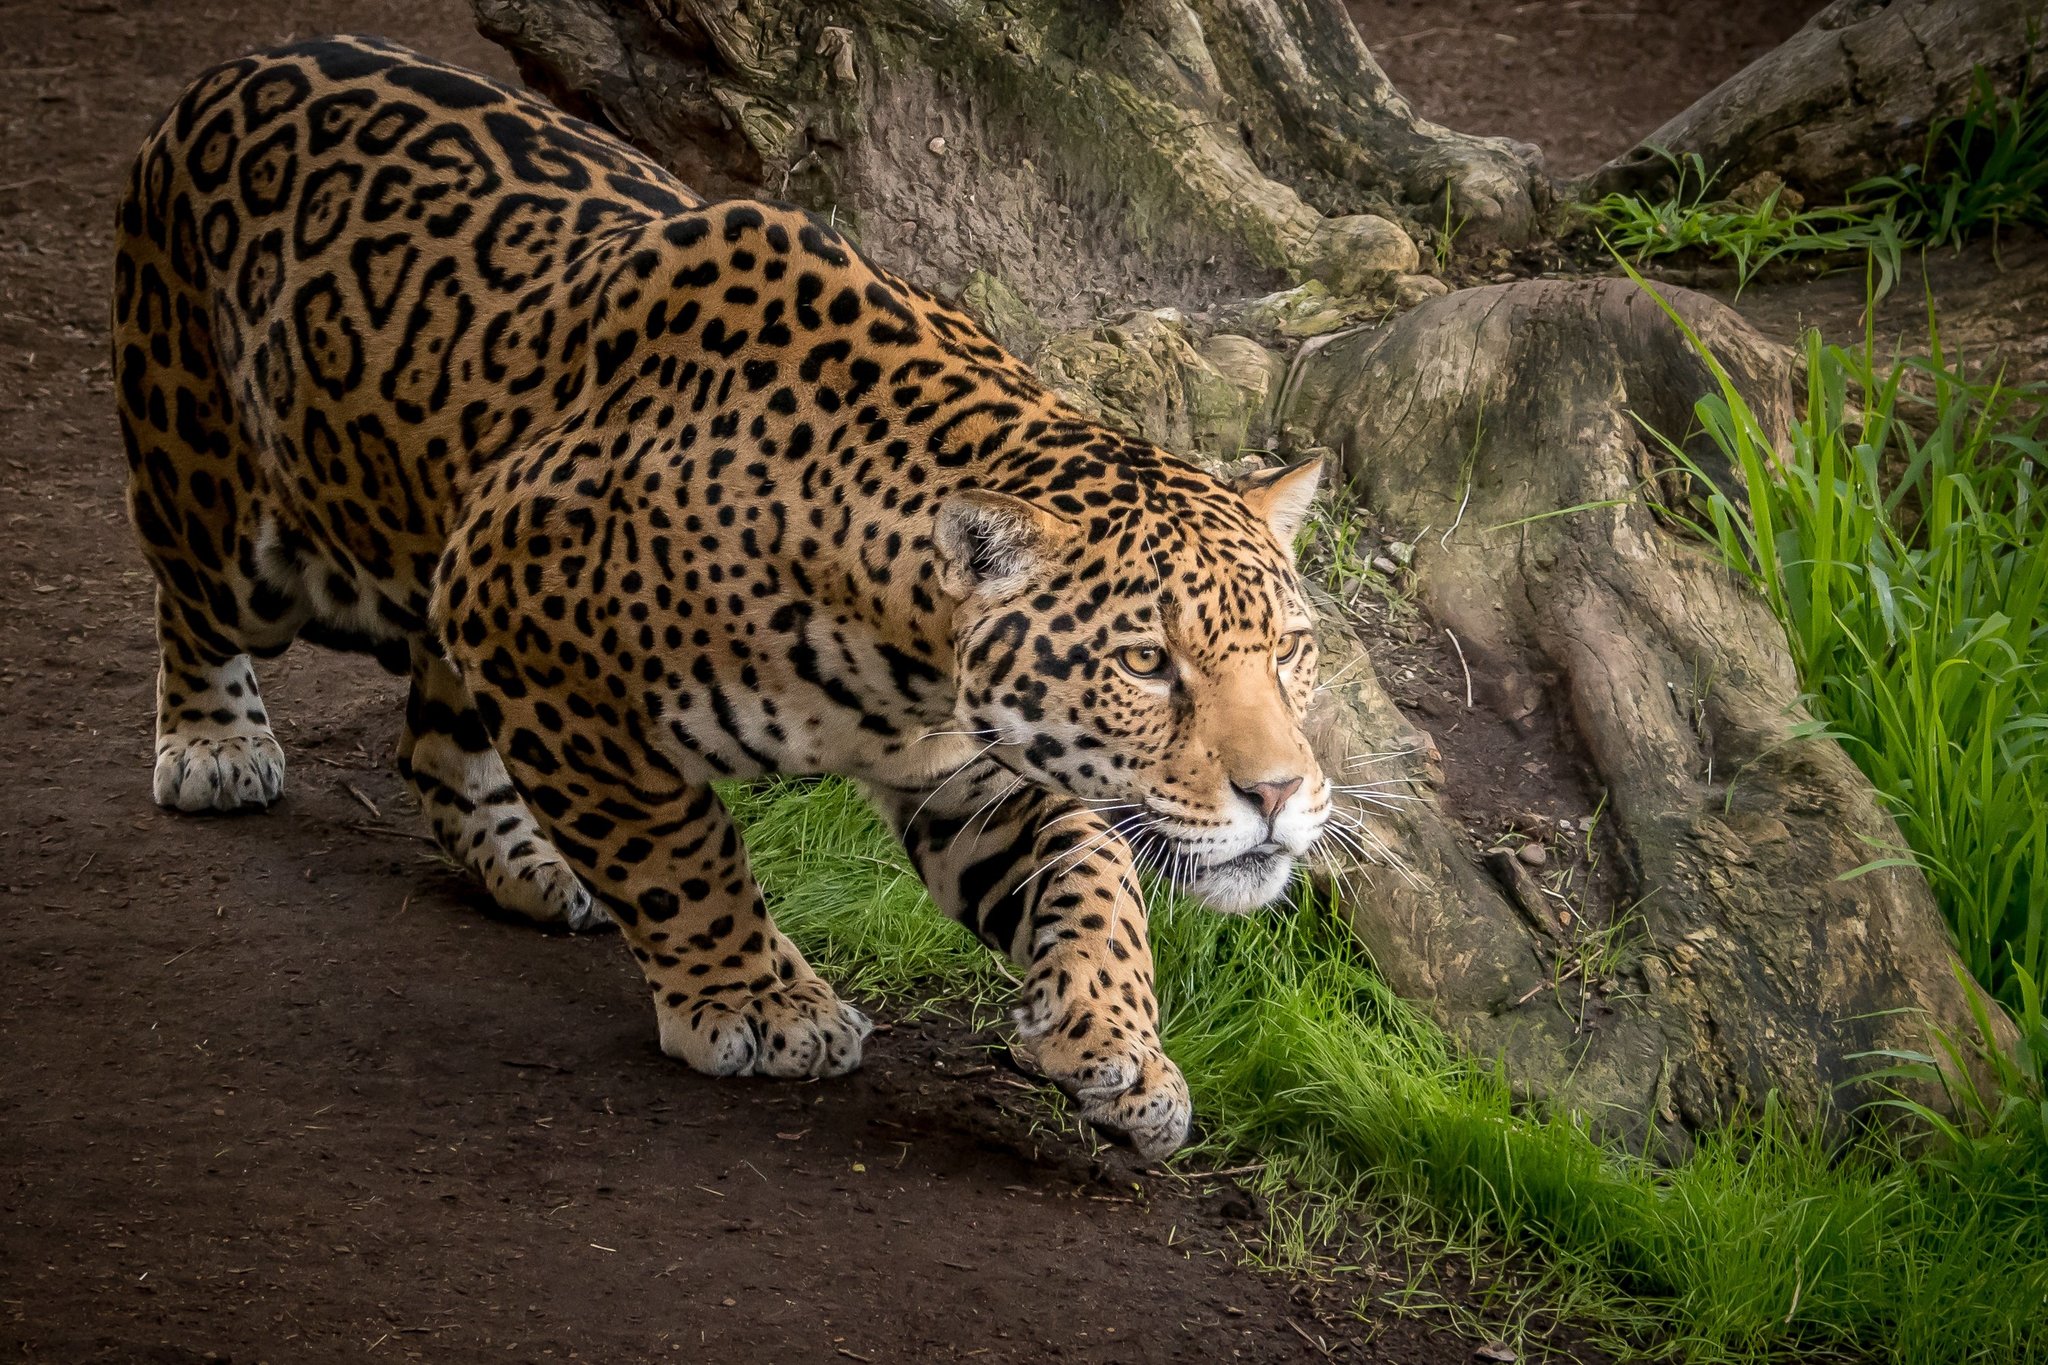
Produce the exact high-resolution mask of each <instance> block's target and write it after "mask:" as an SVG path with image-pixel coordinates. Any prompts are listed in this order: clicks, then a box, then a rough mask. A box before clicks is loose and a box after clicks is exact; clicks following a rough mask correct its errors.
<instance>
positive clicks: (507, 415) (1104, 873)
mask: <svg viewBox="0 0 2048 1365" xmlns="http://www.w3.org/2000/svg"><path fill="white" fill-rule="evenodd" d="M118 235H119V254H118V256H117V258H116V266H115V270H116V288H115V299H114V318H113V321H114V327H113V363H114V373H115V376H116V379H117V381H118V382H117V390H118V404H119V408H120V419H121V428H122V433H123V436H124V438H125V441H126V445H127V451H128V458H129V466H130V470H131V478H130V485H129V500H130V507H131V509H132V512H133V517H134V522H135V526H136V528H137V531H138V532H139V534H140V538H141V542H142V547H143V550H144V553H145V554H146V555H147V557H148V559H149V562H150V564H151V566H152V568H153V569H154V570H155V573H156V577H157V584H158V610H157V626H158V636H159V640H160V643H161V653H162V665H161V675H160V686H159V702H158V715H157V766H156V779H155V788H156V797H157V799H158V801H160V802H161V803H163V804H165V805H168V806H174V807H177V808H178V809H181V810H200V809H221V810H226V809H233V808H237V807H244V806H263V805H267V804H269V803H270V802H272V801H274V800H276V799H277V797H278V796H279V794H280V793H281V792H282V790H283V781H284V759H283V754H282V752H281V751H280V750H279V748H278V745H277V741H276V739H275V738H274V737H273V735H272V733H271V728H270V721H269V717H268V715H267V714H266V712H265V710H264V706H263V703H262V700H261V697H260V694H259V692H258V689H257V681H256V676H255V673H254V670H253V667H252V664H251V657H252V656H254V657H263V656H267V655H274V654H276V653H278V652H280V651H282V650H283V649H285V648H286V647H287V646H288V645H290V644H291V642H292V641H293V640H294V639H297V638H304V639H310V640H313V641H316V642H319V643H325V644H332V645H340V646H344V647H353V648H363V649H369V650H372V651H375V652H376V653H377V654H378V655H379V656H380V657H381V658H383V659H384V661H385V662H386V663H387V664H389V665H390V666H392V667H393V668H395V669H397V670H399V671H403V672H407V673H409V674H410V676H411V680H412V694H411V698H410V700H409V702H408V704H407V707H406V716H405V731H404V736H403V739H402V742H401V746H400V763H401V767H402V768H403V770H404V771H405V772H406V773H407V775H408V776H409V777H410V778H411V780H412V782H413V784H414V786H415V787H416V789H417V790H418V793H419V796H420V800H421V802H422V804H423V806H424V808H425V810H426V812H427V815H428V818H429V821H430V823H431V824H432V827H433V829H434V832H435V835H436V837H437V838H438V839H439V840H440V842H441V843H442V845H443V846H444V847H445V848H446V849H447V850H448V852H449V853H450V854H452V855H453V856H455V857H456V858H458V859H460V860H461V861H462V862H463V863H464V864H465V865H467V866H468V867H469V868H470V869H472V870H473V871H474V872H475V873H476V875H477V876H478V877H479V878H480V879H481V880H482V881H483V883H484V884H485V885H486V886H487V887H488V888H489V889H490V891H491V893H492V895H493V896H495V897H496V899H497V900H498V902H499V903H500V904H501V905H504V906H505V907H507V908H508V909H511V910H514V911H517V912H520V913H523V914H526V915H529V916H531V917H533V918H535V919H537V920H542V921H548V922H556V923H563V924H567V925H568V926H570V927H572V928H573V927H581V926H583V925H586V924H591V923H596V922H600V921H602V920H604V919H609V920H612V921H615V922H616V923H617V924H618V926H619V928H620V929H621V931H622V932H623V935H624V938H625V941H626V944H627V946H628V947H629V949H630V950H631V952H632V954H633V957H634V958H635V959H636V960H637V961H638V962H639V964H640V966H641V969H642V971H643V972H644V973H645V975H646V978H647V981H648V984H649V986H650V989H651V991H652V994H653V997H654V1002H655V1011H656V1017H657V1020H658V1023H659V1029H660V1038H661V1044H662V1047H663V1048H664V1049H665V1050H666V1051H667V1052H669V1053H670V1054H671V1055H673V1056H676V1057H679V1058H682V1059H683V1060H685V1061H687V1062H688V1063H690V1064H691V1065H692V1066H695V1067H697V1068H699V1069H701V1070H705V1071H709V1072H714V1073H757V1074H768V1075H831V1074H837V1073H840V1072H844V1071H847V1070H849V1069H851V1068H852V1067H854V1066H855V1065H857V1064H858V1062H859V1059H860V1052H861V1041H862V1038H863V1036H864V1035H865V1033H866V1032H867V1023H866V1021H865V1020H863V1019H862V1018H861V1016H860V1015H859V1014H858V1013H857V1012H856V1011H854V1010H853V1009H852V1008H851V1007H850V1006H847V1005H845V1004H843V1003H841V1002H840V1001H839V1000H838V998H837V997H836V996H834V994H833V993H832V990H831V989H830V987H828V986H827V985H826V984H825V983H824V982H823V981H821V980H820V979H819V978H818V977H817V976H816V975H815V974H814V973H813V972H812V971H811V969H810V967H809V966H808V964H806V963H805V961H804V959H803V957H802V955H801V954H800V953H799V952H798V951H797V950H796V948H795V947H794V946H792V945H791V944H790V942H789V941H788V940H787V939H785V938H784V937H783V936H782V935H781V934H780V933H779V932H778V931H777V929H776V927H775V925H774V923H773V922H772V920H771V919H770V918H769V915H768V912H767V909H766V908H765V906H764V905H763V903H762V898H761V893H760V891H759V889H758V888H757V887H756V885H755V883H754V880H753V878H752V876H751V875H750V874H749V872H748V869H747V861H746V853H745V850H744V848H743V847H742V844H741V840H740V837H739V834H738V831H737V830H736V829H735V828H734V825H733V822H732V820H731V818H730V817H729V816H728V815H727V813H726V811H725V809H724V807H723V806H722V805H721V804H720V802H719V800H718V797H717V796H716V795H715V794H714V792H713V789H712V786H711V785H710V784H711V783H712V782H713V781H714V780H716V779H720V778H746V777H754V776H758V775H761V774H766V773H825V772H835V773H845V774H849V775H851V776H853V777H855V778H858V779H859V780H860V781H861V782H862V783H863V784H864V785H865V788H866V790H867V791H868V792H869V793H870V794H871V795H872V797H873V799H874V800H875V802H876V803H877V805H878V806H879V807H880V808H881V809H882V810H883V811H884V813H885V814H886V815H887V816H888V818H889V819H890V821H891V822H892V823H893V825H894V827H895V828H896V830H897V831H898V833H899V834H900V835H901V837H902V839H903V842H904V845H905V847H906V848H907V849H908V851H909V854H910V856H911V858H912V859H913V861H914V862H915V864H916V866H917V867H918V869H919V870H920V872H921V873H922V874H923V876H924V878H925V880H926V882H927V884H928V885H929V887H930V889H931V892H932V895H933V897H934V899H935V900H936V901H937V902H938V904H939V905H940V907H941V908H942V909H944V910H945V911H946V912H947V913H950V914H952V915H954V916H956V917H958V918H959V919H960V920H962V921H963V922H964V923H966V924H967V925H968V926H969V927H970V928H972V929H973V930H974V931H975V932H976V933H977V934H978V935H979V936H980V937H981V938H982V939H983V940H984V941H985V942H987V943H988V944H989V945H990V946H992V947H993V948H996V949H998V950H1000V951H1002V952H1005V953H1007V954H1009V955H1010V956H1011V957H1012V958H1014V959H1015V960H1016V961H1017V962H1018V963H1019V964H1020V965H1021V966H1022V968H1023V970H1024V973H1025V974H1024V978H1023V988H1022V995H1021V1001H1020V1004H1019V1007H1018V1010H1017V1019H1018V1024H1019V1029H1020V1033H1021V1035H1022V1037H1023V1038H1024V1040H1025V1041H1026V1043H1027V1045H1028V1046H1029V1048H1030V1050H1031V1051H1032V1053H1033V1054H1034V1055H1035V1056H1036V1058H1037V1061H1038V1064H1039V1065H1040V1066H1041V1067H1042V1068H1043V1069H1044V1070H1045V1072H1046V1073H1047V1074H1048V1075H1050V1076H1051V1077H1053V1078H1054V1079H1055V1080H1057V1081H1058V1082H1059V1083H1060V1084H1062V1085H1063V1086H1065V1087H1066V1088H1067V1089H1068V1090H1069V1091H1070V1092H1071V1093H1072V1094H1074V1095H1075V1096H1076V1097H1077V1098H1078V1099H1079V1101H1080V1102H1081V1104H1082V1106H1083V1108H1084V1111H1085V1112H1086V1114H1087V1115H1088V1116H1089V1117H1090V1118H1091V1119H1093V1120H1095V1121H1096V1122H1098V1123H1099V1124H1101V1125H1103V1126H1105V1127H1108V1128H1112V1129H1116V1130H1121V1131H1123V1132H1126V1133H1128V1134H1129V1135H1130V1136H1131V1137H1132V1139H1133V1140H1134V1141H1135V1143H1136V1144H1137V1146H1138V1147H1139V1148H1140V1149H1141V1150H1142V1151H1145V1152H1147V1153H1160V1152H1165V1151H1168V1150H1171V1149H1172V1148H1173V1147H1174V1146H1176V1145H1177V1144H1179V1143H1180V1142H1181V1141H1182V1140H1183V1138H1184V1136H1185V1134H1186V1131H1187V1126H1188V1120H1189V1111H1188V1099H1187V1091H1186V1087H1185V1086H1184V1084H1183V1083H1182V1080H1181V1077H1180V1074H1179V1072H1178V1071H1177V1070H1175V1068H1174V1066H1173V1064H1172V1062H1170V1061H1169V1060H1168V1059H1167V1058H1166V1056H1165V1055H1164V1053H1163V1052H1162V1051H1161V1049H1160V1046H1159V1038H1158V1009H1157V1006H1156V1004H1155V1003H1154V998H1153V985H1152V966H1151V953H1150V949H1149V947H1148V944H1147V938H1146V918H1145V906H1144V900H1143V896H1142V893H1141V890H1140V886H1139V882H1138V877H1137V871H1138V869H1139V868H1140V867H1141V866H1143V865H1146V864H1150V865H1152V866H1154V867H1156V868H1157V869H1158V871H1159V872H1161V873H1162V874H1164V875H1165V876H1166V877H1167V878H1169V879H1171V880H1173V881H1176V882H1178V883H1180V884H1181V885H1183V886H1186V887H1187V888H1189V889H1190V890H1192V891H1193V892H1194V893H1196V894H1197V895H1200V896H1203V897H1205V898H1207V899H1208V900H1209V901H1210V902H1211V903H1212V904H1215V905H1216V906H1217V907H1218V908H1221V909H1225V910H1245V909H1249V908H1251V907H1253V906H1256V905H1259V904H1262V903H1264V902H1266V901H1268V900H1270V899H1272V898H1273V897H1274V896H1275V895H1277V894H1278V893H1279V891H1280V889H1281V888H1282V887H1283V885H1284V884H1285V882H1286V880H1287V878H1288V876H1289V873H1290V871H1291V868H1292V866H1293V860H1294V859H1295V858H1296V857H1298V856H1300V855H1301V854H1303V853H1304V852H1306V851H1307V850H1308V848H1309V846H1310V845H1311V844H1312V843H1313V842H1314V840H1315V839H1316V838H1317V836H1318V834H1319V833H1320V831H1321V829H1322V825H1323V821H1324V818H1325V816H1326V815H1327V813H1328V809H1329V802H1330V793H1329V787H1328V784H1327V783H1326V782H1325V781H1324V779H1323V777H1322V775H1321V773H1320V772H1319V771H1318V770H1317V768H1316V765H1315V761H1314V759H1313V758H1312V757H1311V755H1310V753H1309V750H1308V746H1307V744H1306V743H1305V741H1304V740H1303V737H1302V734H1301V728H1300V719H1301V716H1302V713H1303V711H1304V709H1305V707H1306V705H1307V701H1308V697H1309V693H1310V691H1311V690H1312V687H1313V675H1314V642H1313V638H1312V637H1311V636H1310V635H1309V634H1308V625H1309V620H1308V615H1307V607H1306V602H1305V599H1304V597H1303V594H1302V591H1301V587H1300V584H1299V582H1298V581H1297V579H1296V576H1295V573H1294V570H1293V566H1292V563H1291V560H1290V558H1289V554H1288V550H1287V548H1286V547H1287V543H1288V541H1289V539H1290V537H1291V535H1292V532H1293V530H1294V528H1295V526H1296V525H1297V524H1298V522H1299V520H1300V518H1301V516H1302V515H1303V513H1304V511H1305V509H1306V505H1307V501H1308V498H1309V497H1310V496H1311V495H1312V493H1313V491H1314V483H1315V471H1314V470H1313V469H1305V470H1286V471H1276V472H1274V473H1270V474H1267V475H1262V476H1259V477H1257V478H1255V479H1252V480H1249V481H1246V482H1243V483H1241V484H1240V485H1238V486H1236V487H1231V486H1226V485H1224V484H1222V483H1219V482H1218V481H1217V480H1215V479H1214V478H1212V477H1210V476H1209V475H1208V474H1206V473H1203V472H1201V471H1199V470H1197V469H1195V468H1193V467H1191V466H1189V465H1186V464H1183V463H1181V462H1179V461H1177V460H1175V459H1173V458H1172V457H1170V456H1168V455H1166V454H1165V453H1163V452H1162V451H1160V450H1158V449H1157V448H1155V447H1153V446H1151V445H1149V444H1146V443H1144V442H1142V441H1138V440H1134V439H1131V438H1129V437H1127V436H1124V435H1121V434H1119V433H1117V432H1115V431H1113V430H1110V429H1108V428H1105V427H1103V426H1101V425H1098V424H1096V423H1095V422H1092V421H1090V420H1088V419H1086V418H1084V417H1082V416H1081V415H1080V414H1078V413H1076V412H1075V411H1074V410H1073V409H1071V408H1070V407H1068V406H1066V405H1065V404H1063V403H1062V402H1060V401H1059V400H1058V399H1057V398H1056V397H1055V396H1054V395H1052V394H1050V393H1049V392H1047V391H1046V390H1045V389H1044V388H1043V387H1042V386H1041V385H1040V384H1039V383H1038V382H1037V381H1036V380H1035V379H1034V378H1033V377H1032V375H1031V374H1030V372H1029V371H1028V370H1026V369H1025V368H1024V366H1022V365H1021V364H1020V363H1019V362H1018V361H1016V360H1015V359H1014V358H1012V357H1011V356H1009V355H1007V354H1005V353H1004V352H1003V351H1002V350H1001V349H1000V348H998V347H997V346H996V345H995V344H994V343H993V342H991V341H990V340H989V338H988V337H987V336H986V335H985V334H984V333H983V332H982V331H981V329H980V328H978V327H977V326H976V325H975V324H974V323H973V322H972V321H971V320H970V319H968V318H967V317H965V316H964V315H962V314H961V313H958V312H956V311H954V310H953V309H951V308H949V307H947V306H946V305H944V304H943V303H941V302H939V301H937V300H936V299H934V298H933V297H932V296H930V295H929V294H926V293H925V292H923V291H922V290H920V289H917V288H916V287H914V286H912V285H909V284H906V283H905V282H903V281H902V280H899V279H897V278H896V277H895V276H893V275H891V274H889V273H888V272H887V271H885V270H882V269H879V268H878V267H876V266H874V265H873V264H871V263H869V262H868V261H866V260H865V259H864V258H863V257H862V256H861V255H860V254H859V253H858V252H857V251H856V250H855V249H854V248H853V247H852V246H851V245H850V244H849V243H848V242H847V241H846V239H845V238H844V237H842V236H841V235H839V234H838V233H836V232H835V231H833V229H832V228H831V227H829V226H827V225H826V224H824V223H821V222H819V221H818V220H817V219H815V218H813V217H811V216H809V215H807V214H805V213H802V212H799V211H797V210H795V209H791V208H788V207H785V206H781V205H776V204H768V203H754V202H739V201H732V202H721V203H707V202H705V201H703V200H702V199H700V198H698V197H697V196H696V195H693V194H692V193H690V192H689V191H688V190H686V189H684V188H683V187H682V186H681V185H679V184H678V183H677V182H676V181H675V180H674V179H673V178H672V177H671V176H669V175H668V174H667V173H666V172H664V171H663V170H662V169H661V168H660V167H658V166H657V165H655V164H654V163H653V162H652V161H650V160H648V159H647V158H645V157H644V156H641V155H640V154H638V153H636V152H634V151H633V150H631V149H629V148H627V147H625V146H623V145H621V144H620V143H618V142H616V141H614V140H613V139H611V138H609V137H607V136H606V135H604V134H603V133H601V132H599V131H597V130H596V129H593V128H591V127H589V126H588V125H585V124H583V123H580V122H578V121H576V120H574V119H571V118H568V117H565V116H564V115H562V114H561V113H559V112H557V111H556V110H554V109H552V108H551V107H549V106H547V105H545V104H543V103H541V102H539V101H537V100H535V99H532V98H530V97H528V96H526V95H524V94H521V93H519V92H516V91H513V90H510V89H507V88H505V87H502V86H499V85H496V84H494V83H492V82H489V81H486V80H484V79H482V78H480V77H477V76H473V75H469V74H467V73H464V72H461V71H458V70H456V69H454V68H451V67H447V66H444V65H441V64H439V63H436V62H433V61H430V60H428V59H425V58H423V57H420V56H418V55H416V54H413V53H411V52H407V51H405V50H403V49H400V48H397V47H393V46H391V45H389V44H387V43H383V42H380V41H377V40H374V39H364V38H337V39H327V40H321V41H315V42H306V43H300V44H296V45H293V46H289V47H284V48H279V49H277V50H274V51H271V52H267V53H261V54H258V55H255V56H250V57H245V58H241V59H239V60H236V61H232V62H228V63H226V64H225V65H223V66H219V67H216V68H214V69H213V70H211V71H209V72H207V73H205V74H204V75H202V76H201V77H200V78H199V79H198V81H197V82H196V83H194V84H193V86H192V87H191V88H190V89H189V90H188V91H187V92H186V94H185V95H184V97H183V98H182V99H180V100H179V101H178V103H177V105H176V107H175V108H174V109H172V111H171V112H170V113H169V114H168V115H167V116H166V117H165V119H164V120H163V122H162V124H161V125H160V126H159V127H158V128H157V129H156V131H155V132H153V133H152V134H151V135H150V137H149V139H148V141H147V142H146V143H145V144H144V146H143V148H142V151H141V154H140V155H139V157H138V159H137V161H136V163H135V168H134V172H133V175H132V178H131V181H130V184H129V188H128V192H127V194H126V195H125V197H124V199H123V201H122V204H121V209H120V220H119V234H118Z"/></svg>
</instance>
